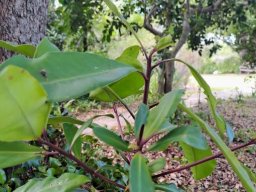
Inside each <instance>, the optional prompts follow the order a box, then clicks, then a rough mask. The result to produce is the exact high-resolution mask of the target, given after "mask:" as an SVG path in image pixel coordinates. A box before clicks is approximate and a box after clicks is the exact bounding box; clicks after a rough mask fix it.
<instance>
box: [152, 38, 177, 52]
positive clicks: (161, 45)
mask: <svg viewBox="0 0 256 192" xmlns="http://www.w3.org/2000/svg"><path fill="white" fill-rule="evenodd" d="M172 45H174V42H173V40H172V36H171V35H167V36H165V37H162V38H161V39H159V41H158V42H157V45H156V50H157V51H161V50H163V49H165V48H167V47H170V46H172Z"/></svg>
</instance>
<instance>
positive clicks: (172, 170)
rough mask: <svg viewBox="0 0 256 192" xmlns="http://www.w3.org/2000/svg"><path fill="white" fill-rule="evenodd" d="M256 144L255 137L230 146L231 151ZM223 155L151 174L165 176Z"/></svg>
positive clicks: (155, 176)
mask: <svg viewBox="0 0 256 192" xmlns="http://www.w3.org/2000/svg"><path fill="white" fill-rule="evenodd" d="M254 144H256V139H252V140H251V141H249V142H248V143H245V144H242V145H239V146H236V147H233V148H231V151H236V150H238V149H241V148H244V147H247V146H249V145H254ZM222 155H223V153H221V152H218V153H216V154H214V155H212V156H209V157H206V158H204V159H201V160H199V161H196V162H193V163H190V164H187V165H185V166H182V167H180V168H177V169H171V170H167V171H165V172H162V173H160V174H157V175H153V176H152V177H153V178H158V177H162V176H165V175H168V174H171V173H175V172H180V171H183V170H185V169H190V168H191V167H194V166H196V165H200V164H202V163H204V162H207V161H210V160H213V159H216V158H219V157H221V156H222Z"/></svg>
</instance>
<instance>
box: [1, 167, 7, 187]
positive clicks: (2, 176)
mask: <svg viewBox="0 0 256 192" xmlns="http://www.w3.org/2000/svg"><path fill="white" fill-rule="evenodd" d="M5 182H6V174H5V172H4V170H3V169H0V184H1V185H3V184H5Z"/></svg>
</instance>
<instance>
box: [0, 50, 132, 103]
mask: <svg viewBox="0 0 256 192" xmlns="http://www.w3.org/2000/svg"><path fill="white" fill-rule="evenodd" d="M10 64H13V65H18V66H20V67H23V68H25V69H27V70H28V71H29V72H30V73H31V74H32V75H33V76H34V77H35V78H37V80H39V81H40V82H41V84H42V85H43V86H44V88H45V89H46V91H47V93H48V96H49V100H51V101H63V100H68V99H70V98H74V97H78V96H81V95H84V94H86V93H89V92H90V91H92V90H94V89H96V88H99V87H104V86H106V85H108V84H110V83H112V82H115V81H117V80H119V79H121V78H122V77H124V76H126V75H128V74H129V73H131V72H134V71H136V69H135V68H133V67H131V66H129V65H125V64H121V63H119V62H117V61H113V60H110V59H106V58H103V57H100V56H98V55H95V54H91V53H78V52H50V53H46V54H44V55H42V56H41V57H39V58H35V59H27V58H25V57H22V56H16V57H12V58H10V59H8V60H7V61H5V62H4V64H3V65H2V66H0V69H1V68H3V67H5V66H6V65H10Z"/></svg>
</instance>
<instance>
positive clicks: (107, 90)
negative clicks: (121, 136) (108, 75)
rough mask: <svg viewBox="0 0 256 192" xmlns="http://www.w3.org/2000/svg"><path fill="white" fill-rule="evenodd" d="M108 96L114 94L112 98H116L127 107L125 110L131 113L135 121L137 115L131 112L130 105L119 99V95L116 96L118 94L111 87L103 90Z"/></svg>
mask: <svg viewBox="0 0 256 192" xmlns="http://www.w3.org/2000/svg"><path fill="white" fill-rule="evenodd" d="M103 89H104V90H105V91H106V92H107V94H108V95H109V94H112V96H114V97H115V98H116V99H117V100H118V101H120V103H121V104H122V105H123V106H124V107H125V109H126V110H127V111H128V112H129V113H130V115H131V116H132V118H133V119H135V115H134V114H133V112H132V111H131V109H130V108H129V107H128V105H127V104H126V103H125V102H124V101H123V100H122V98H121V97H119V95H117V94H116V92H115V91H114V90H113V89H111V88H110V87H105V88H103Z"/></svg>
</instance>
